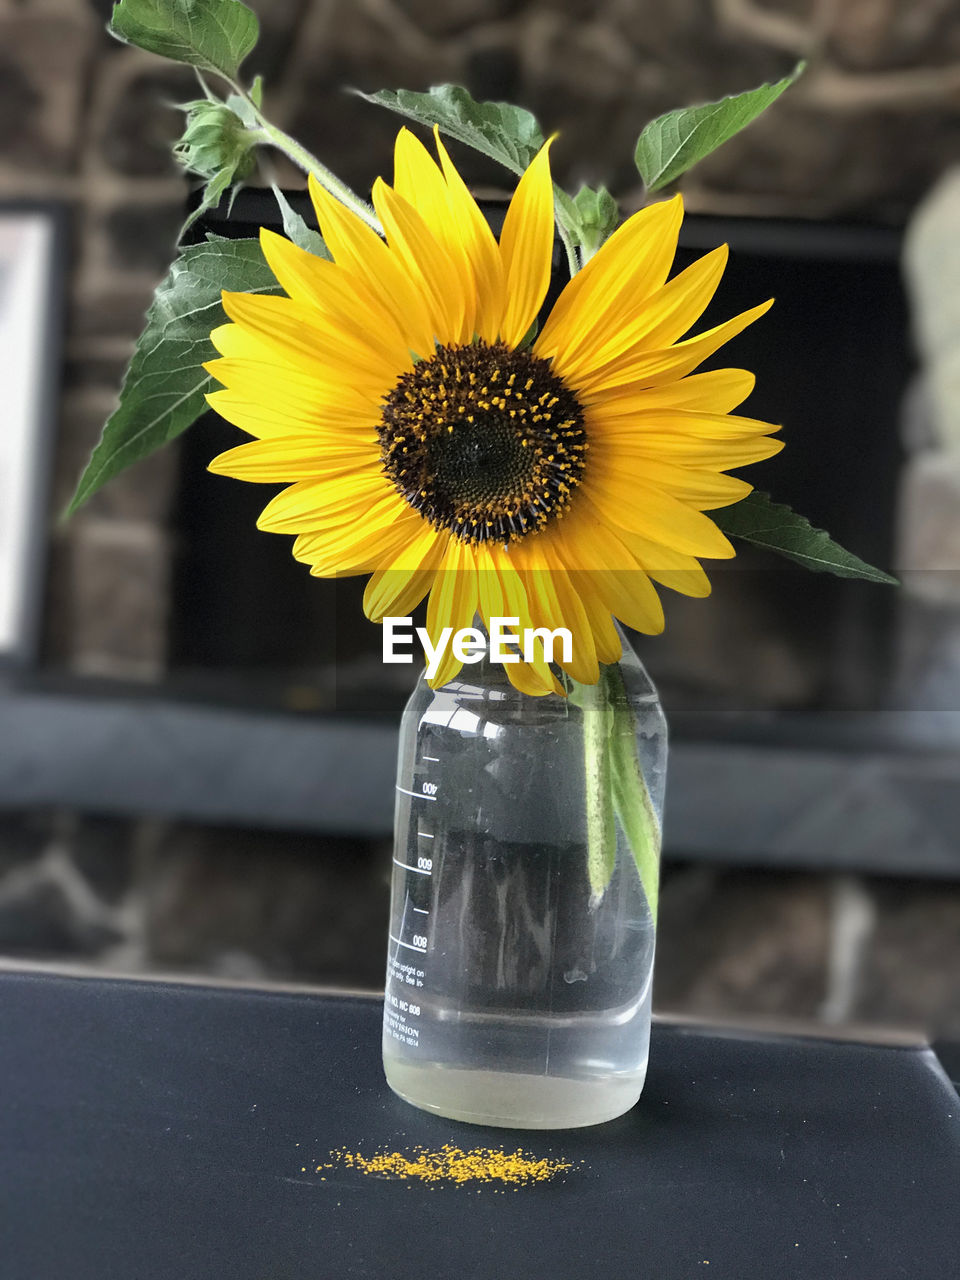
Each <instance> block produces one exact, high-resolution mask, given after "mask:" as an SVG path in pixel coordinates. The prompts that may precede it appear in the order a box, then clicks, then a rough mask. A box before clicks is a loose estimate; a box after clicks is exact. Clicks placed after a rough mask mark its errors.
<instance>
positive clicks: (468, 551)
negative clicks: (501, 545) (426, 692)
mask: <svg viewBox="0 0 960 1280" xmlns="http://www.w3.org/2000/svg"><path fill="white" fill-rule="evenodd" d="M478 599H479V587H478V583H477V566H476V560H475V553H474V551H473V548H472V547H470V546H468V545H467V544H466V543H464V542H461V541H460V540H459V538H451V539H450V541H449V542H448V543H447V549H446V552H445V553H444V557H443V561H442V563H441V566H440V569H439V570H438V572H437V575H436V578H435V580H434V584H433V586H432V588H431V589H430V599H429V602H428V603H427V633H428V634H429V636H430V641H431V643H432V644H434V645H436V644H437V643H438V641H439V638H440V633H441V632H442V631H443V629H444V628H445V627H452V628H453V631H454V634H456V632H457V631H460V630H462V629H463V628H465V627H469V626H471V625H472V624H473V619H474V615H475V614H476V612H477V604H478ZM462 665H463V664H462V663H461V661H460V659H459V658H458V657H457V656H456V654H455V653H454V651H453V645H452V644H448V645H447V648H446V651H445V653H444V655H443V657H442V658H441V660H440V665H439V667H438V668H437V673H436V675H435V676H434V678H433V679H432V680H431V681H430V687H431V689H439V688H441V687H442V686H443V685H445V684H448V683H449V681H451V680H452V679H453V678H454V676H455V675H456V674H457V672H458V671H459V670H460V668H461V666H462Z"/></svg>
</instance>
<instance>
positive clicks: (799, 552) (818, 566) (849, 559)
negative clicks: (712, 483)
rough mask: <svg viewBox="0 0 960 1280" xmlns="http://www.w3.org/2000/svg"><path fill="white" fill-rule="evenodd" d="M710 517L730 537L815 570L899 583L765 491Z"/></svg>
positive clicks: (842, 575) (867, 579) (751, 494)
mask: <svg viewBox="0 0 960 1280" xmlns="http://www.w3.org/2000/svg"><path fill="white" fill-rule="evenodd" d="M710 519H711V520H712V521H713V522H714V524H716V525H718V526H719V528H721V529H722V530H723V532H724V533H726V534H727V535H728V536H729V537H731V538H740V539H741V540H742V541H743V542H750V543H752V544H753V545H754V546H756V547H764V548H765V549H766V550H767V551H775V552H777V554H778V555H781V556H786V558H787V559H788V560H794V561H795V562H796V563H797V564H802V565H803V567H804V568H805V569H812V570H813V571H814V572H815V573H832V574H834V575H835V576H836V577H838V578H862V579H863V580H864V581H866V582H880V583H887V584H889V585H891V586H898V585H899V584H898V582H897V579H896V578H894V577H891V575H890V574H889V573H884V572H883V570H882V569H875V568H874V567H873V565H869V564H867V563H866V561H864V560H861V559H860V558H859V556H855V555H854V554H853V553H852V552H850V551H846V550H844V548H843V547H841V546H840V545H839V544H838V543H836V542H834V541H833V539H832V538H831V537H830V535H829V534H828V533H827V532H826V531H825V530H824V529H815V528H814V527H813V525H812V524H811V523H810V521H809V520H808V519H807V518H806V517H805V516H801V515H798V514H797V512H796V511H793V510H792V509H791V508H790V507H788V506H786V505H784V504H783V503H780V502H773V501H772V500H771V499H770V496H769V495H768V494H766V493H759V492H758V491H757V490H754V491H753V493H749V494H747V496H746V497H745V498H741V500H740V501H739V502H737V503H735V504H734V505H733V506H732V507H724V508H723V509H722V510H720V511H711V512H710Z"/></svg>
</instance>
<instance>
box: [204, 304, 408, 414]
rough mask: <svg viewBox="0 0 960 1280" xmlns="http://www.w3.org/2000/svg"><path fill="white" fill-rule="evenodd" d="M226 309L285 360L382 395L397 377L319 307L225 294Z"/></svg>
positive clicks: (259, 345)
mask: <svg viewBox="0 0 960 1280" xmlns="http://www.w3.org/2000/svg"><path fill="white" fill-rule="evenodd" d="M222 296H223V309H224V311H225V312H226V313H227V315H228V316H229V317H230V319H231V320H233V321H234V323H235V324H237V325H239V326H240V328H241V329H243V330H244V331H245V332H246V333H247V334H248V335H250V336H251V337H252V338H253V339H254V340H255V342H256V344H257V348H258V350H260V351H261V352H262V350H263V347H264V346H266V347H267V348H270V349H273V350H274V351H279V352H280V353H282V355H283V357H284V359H286V360H292V361H296V362H297V363H298V364H305V365H306V366H307V368H310V367H312V366H319V367H320V368H322V369H324V370H329V371H330V372H331V373H333V374H334V375H335V374H336V373H337V372H338V371H341V375H342V377H343V379H344V381H347V382H349V383H351V384H352V385H354V386H357V387H358V389H362V390H365V391H366V390H368V389H369V390H370V391H371V393H372V394H373V395H374V396H375V397H376V398H377V399H379V398H380V396H382V395H383V393H384V391H385V390H388V389H389V388H390V387H392V386H393V384H394V383H395V382H396V379H397V369H396V365H395V363H392V362H391V361H390V360H389V359H388V358H387V357H386V356H385V355H383V354H382V353H380V352H377V351H376V350H375V349H374V348H373V347H371V346H370V345H369V344H368V343H365V342H362V341H360V340H358V339H357V338H354V337H352V336H351V335H350V334H348V333H345V332H343V330H342V329H338V328H337V326H335V325H334V324H332V323H331V322H330V321H329V320H327V319H326V318H325V317H324V316H323V315H322V313H321V312H319V311H318V310H317V309H316V308H315V307H307V306H304V305H303V304H302V303H299V302H294V301H293V300H292V299H291V298H279V297H276V296H274V295H272V294H263V295H258V294H251V293H229V292H227V291H226V290H225V291H224V293H223V295H222Z"/></svg>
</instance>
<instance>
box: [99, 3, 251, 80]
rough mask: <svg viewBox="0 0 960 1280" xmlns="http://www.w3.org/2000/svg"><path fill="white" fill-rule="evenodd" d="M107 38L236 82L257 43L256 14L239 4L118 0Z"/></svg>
mask: <svg viewBox="0 0 960 1280" xmlns="http://www.w3.org/2000/svg"><path fill="white" fill-rule="evenodd" d="M108 29H109V31H110V34H111V35H113V36H116V38H117V39H118V40H122V41H123V42H124V43H125V44H133V45H136V46H137V48H139V49H146V50H148V51H149V52H150V53H157V54H159V55H160V57H161V58H171V59H172V60H173V61H174V62H184V63H186V64H187V65H188V66H191V67H199V68H200V70H201V71H215V72H217V73H218V74H219V75H222V76H226V77H227V79H228V80H235V79H236V78H237V74H238V72H239V70H240V64H241V62H243V60H244V58H245V57H246V56H247V54H248V53H249V52H250V51H251V49H253V47H254V45H255V44H256V43H257V36H258V35H259V30H260V28H259V23H258V22H257V15H256V14H255V13H254V12H253V10H252V9H248V8H247V6H246V5H245V4H241V3H240V0H120V3H119V4H115V5H114V7H113V16H112V18H111V19H110V25H109V28H108Z"/></svg>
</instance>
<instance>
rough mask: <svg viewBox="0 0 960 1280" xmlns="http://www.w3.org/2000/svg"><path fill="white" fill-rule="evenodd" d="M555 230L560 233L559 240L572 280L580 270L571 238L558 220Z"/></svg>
mask: <svg viewBox="0 0 960 1280" xmlns="http://www.w3.org/2000/svg"><path fill="white" fill-rule="evenodd" d="M557 230H558V231H559V233H560V239H561V240H562V241H563V247H564V249H565V250H566V254H567V267H568V269H569V271H570V279H571V280H572V279H573V277H574V276H575V275H576V274H577V272H578V271H579V270H580V262H579V260H578V258H577V250H576V247H575V245H574V243H573V238H572V236H571V235H570V232H569V231H568V230H567V228H566V227H565V226H564V225H563V223H562V222H561V221H560V219H559V218H558V219H557Z"/></svg>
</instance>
